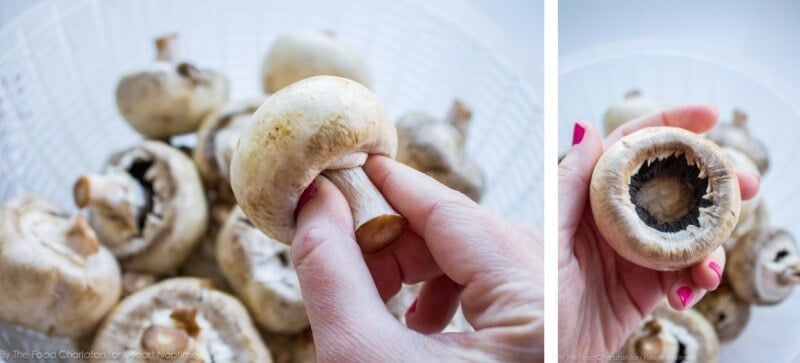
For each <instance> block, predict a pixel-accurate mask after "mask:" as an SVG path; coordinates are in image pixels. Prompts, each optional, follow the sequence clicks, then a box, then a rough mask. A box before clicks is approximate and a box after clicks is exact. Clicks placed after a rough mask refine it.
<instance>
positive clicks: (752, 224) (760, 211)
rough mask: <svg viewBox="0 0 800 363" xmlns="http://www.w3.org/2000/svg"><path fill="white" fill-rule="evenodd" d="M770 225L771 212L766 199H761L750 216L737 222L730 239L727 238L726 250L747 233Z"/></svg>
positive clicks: (724, 245)
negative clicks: (765, 201)
mask: <svg viewBox="0 0 800 363" xmlns="http://www.w3.org/2000/svg"><path fill="white" fill-rule="evenodd" d="M769 226H770V218H769V212H768V211H767V206H766V205H765V204H764V200H759V202H758V205H757V206H756V208H755V210H754V211H753V213H752V214H750V217H749V218H747V219H742V218H739V223H736V228H734V229H733V233H732V234H731V236H730V237H728V239H726V240H725V243H724V244H723V247H725V251H730V250H731V248H733V246H735V245H736V243H738V242H739V240H741V239H742V237H744V236H745V235H746V234H747V233H749V232H750V231H753V230H756V229H764V228H768V227H769Z"/></svg>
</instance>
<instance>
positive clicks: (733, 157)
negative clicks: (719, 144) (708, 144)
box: [722, 147, 761, 248]
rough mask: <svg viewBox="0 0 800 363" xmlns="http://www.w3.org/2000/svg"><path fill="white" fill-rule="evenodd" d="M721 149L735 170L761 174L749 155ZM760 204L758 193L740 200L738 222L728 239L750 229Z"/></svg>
mask: <svg viewBox="0 0 800 363" xmlns="http://www.w3.org/2000/svg"><path fill="white" fill-rule="evenodd" d="M722 150H723V151H725V154H726V155H727V156H728V159H729V160H730V161H731V163H732V164H733V167H734V168H736V171H744V172H748V173H753V174H756V175H758V176H761V172H760V171H759V170H758V167H757V166H756V164H755V163H754V162H753V161H752V160H750V158H749V157H747V155H745V154H744V153H742V152H741V151H739V150H736V149H733V148H730V147H723V148H722ZM760 205H761V194H760V193H759V194H756V196H755V197H753V198H751V199H748V200H743V201H742V203H741V204H740V208H739V222H738V223H736V228H734V229H733V233H731V237H730V238H729V239H728V241H731V240H734V241H735V240H737V239H738V238H739V237H741V236H743V235H744V234H745V233H747V232H749V231H750V229H752V228H753V227H754V226H756V225H757V222H758V220H759V217H760V216H759V215H757V214H756V210H757V208H758V207H759V206H760ZM727 247H730V246H729V243H728V242H727V241H726V248H727Z"/></svg>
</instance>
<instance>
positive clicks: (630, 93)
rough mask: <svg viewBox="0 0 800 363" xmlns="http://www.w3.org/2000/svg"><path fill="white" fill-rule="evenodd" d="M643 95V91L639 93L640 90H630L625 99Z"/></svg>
mask: <svg viewBox="0 0 800 363" xmlns="http://www.w3.org/2000/svg"><path fill="white" fill-rule="evenodd" d="M641 95H642V92H641V91H639V90H638V89H634V90H630V91H629V92H628V93H626V94H625V99H631V98H636V97H640V96H641Z"/></svg>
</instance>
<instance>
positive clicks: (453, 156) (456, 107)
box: [396, 100, 484, 201]
mask: <svg viewBox="0 0 800 363" xmlns="http://www.w3.org/2000/svg"><path fill="white" fill-rule="evenodd" d="M471 119H472V111H471V110H470V109H469V108H467V107H466V106H465V105H464V104H463V103H461V102H460V101H458V100H456V101H454V102H453V105H452V107H451V108H450V111H449V112H448V114H447V117H445V119H444V120H436V119H434V118H433V117H431V116H428V115H425V114H422V113H416V112H415V113H410V114H407V115H405V116H403V117H401V118H400V120H399V121H397V125H396V126H397V137H398V140H399V145H398V148H397V161H399V162H401V163H404V164H407V165H409V166H411V167H412V168H414V169H417V170H419V171H421V172H423V173H426V174H428V175H430V176H432V177H433V178H435V179H436V180H438V181H439V182H441V183H442V184H445V185H447V186H448V187H450V188H453V189H455V190H458V191H460V192H462V193H464V194H466V195H467V196H468V197H470V198H472V199H473V200H475V201H480V199H481V195H482V194H483V186H484V183H483V174H482V173H481V171H480V169H479V168H478V166H477V164H475V162H474V161H472V159H471V158H469V156H467V155H466V154H465V152H464V143H465V141H466V138H467V130H468V128H469V123H470V121H471Z"/></svg>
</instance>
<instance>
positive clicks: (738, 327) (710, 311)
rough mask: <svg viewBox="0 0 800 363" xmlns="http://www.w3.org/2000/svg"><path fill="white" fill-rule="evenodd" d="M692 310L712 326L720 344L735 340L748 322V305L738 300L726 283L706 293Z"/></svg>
mask: <svg viewBox="0 0 800 363" xmlns="http://www.w3.org/2000/svg"><path fill="white" fill-rule="evenodd" d="M694 308H695V309H696V310H697V312H699V313H700V314H702V315H703V316H704V317H705V318H706V320H708V322H709V323H711V324H712V325H713V326H714V331H716V332H717V337H718V338H719V340H720V342H729V341H731V340H734V339H736V337H738V336H739V334H741V333H742V331H743V330H744V328H745V327H746V326H747V323H748V322H749V321H750V304H748V303H747V302H745V301H743V300H742V299H739V297H738V296H736V293H734V291H733V289H731V287H730V285H729V284H728V282H727V281H725V282H724V283H723V284H721V285H720V286H719V287H717V289H716V290H714V291H709V292H708V293H706V295H705V296H704V297H703V299H702V300H700V301H699V302H698V303H697V305H695V307H694Z"/></svg>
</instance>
